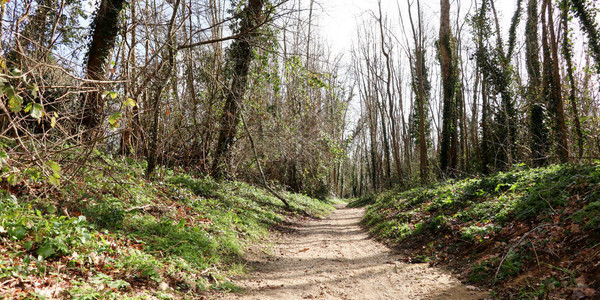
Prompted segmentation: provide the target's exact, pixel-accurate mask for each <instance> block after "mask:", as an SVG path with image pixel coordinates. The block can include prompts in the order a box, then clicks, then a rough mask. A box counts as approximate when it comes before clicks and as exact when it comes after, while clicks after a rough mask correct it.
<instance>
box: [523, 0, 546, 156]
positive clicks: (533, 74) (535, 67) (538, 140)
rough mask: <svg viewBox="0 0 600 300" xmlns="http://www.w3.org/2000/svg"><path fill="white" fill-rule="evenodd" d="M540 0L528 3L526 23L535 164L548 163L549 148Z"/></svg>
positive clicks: (528, 94)
mask: <svg viewBox="0 0 600 300" xmlns="http://www.w3.org/2000/svg"><path fill="white" fill-rule="evenodd" d="M537 7H538V1H537V0H529V2H528V3H527V23H526V25H525V28H526V34H525V55H526V58H525V63H526V67H527V75H528V76H529V85H528V87H527V100H528V102H529V130H530V135H531V143H530V150H531V159H532V161H533V165H534V166H536V167H537V166H543V165H545V164H546V149H547V148H548V141H547V136H548V129H547V127H546V122H545V116H546V113H545V109H544V106H543V105H542V101H541V99H540V98H541V97H540V96H541V91H542V90H541V88H542V86H541V83H542V82H541V78H540V50H539V48H540V46H539V41H538V38H539V36H538V21H539V15H538V9H537Z"/></svg>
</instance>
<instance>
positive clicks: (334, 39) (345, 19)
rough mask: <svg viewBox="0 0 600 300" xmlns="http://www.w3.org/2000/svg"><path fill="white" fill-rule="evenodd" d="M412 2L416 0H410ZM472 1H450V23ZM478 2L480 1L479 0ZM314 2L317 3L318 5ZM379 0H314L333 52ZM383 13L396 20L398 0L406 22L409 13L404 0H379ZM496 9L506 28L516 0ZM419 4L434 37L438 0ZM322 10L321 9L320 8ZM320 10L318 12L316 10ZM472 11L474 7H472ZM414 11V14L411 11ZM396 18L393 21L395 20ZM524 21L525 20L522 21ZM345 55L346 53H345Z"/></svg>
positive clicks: (346, 46) (501, 1) (502, 1)
mask: <svg viewBox="0 0 600 300" xmlns="http://www.w3.org/2000/svg"><path fill="white" fill-rule="evenodd" d="M410 1H411V2H415V0H410ZM304 2H306V3H303V4H302V5H303V6H305V5H306V6H308V2H309V0H304ZM472 2H474V1H471V0H462V1H461V0H454V1H452V2H451V4H450V5H451V10H452V16H451V22H455V20H456V12H457V9H458V6H459V5H460V6H461V8H460V9H461V12H460V15H461V17H464V15H465V14H466V13H467V10H469V9H470V8H471V5H472ZM478 2H479V3H480V1H478ZM317 3H319V4H318V5H317ZM377 3H378V0H316V3H315V5H314V8H315V11H316V13H317V15H318V16H319V20H318V21H317V22H318V23H317V25H318V27H320V28H321V34H322V35H323V37H324V38H325V40H326V41H327V43H328V44H329V45H330V46H331V49H332V50H333V52H334V53H336V54H337V53H347V52H348V51H349V50H350V47H351V45H352V41H353V40H355V39H356V34H355V31H356V27H357V24H358V22H359V20H361V19H365V18H370V14H369V13H368V11H373V12H375V13H377ZM381 3H382V8H383V9H382V10H383V14H384V15H385V14H388V15H389V18H390V20H392V22H395V23H396V24H398V23H399V21H398V20H399V18H398V15H399V13H398V3H399V5H400V9H402V10H403V11H402V13H403V14H404V18H405V21H406V19H408V13H407V12H406V11H405V10H406V7H407V5H406V0H381ZM495 5H496V9H497V10H498V14H499V18H500V19H501V22H502V24H501V25H503V26H502V27H503V28H502V29H503V31H504V32H505V31H507V30H508V26H509V23H510V18H511V17H512V14H513V13H514V10H515V8H516V0H496V1H495ZM522 6H523V13H525V1H523V4H522ZM421 7H422V9H423V12H424V15H425V18H424V19H425V20H426V23H427V20H428V19H429V20H431V21H432V23H430V24H427V25H426V26H432V27H434V28H435V32H434V34H435V35H436V36H437V26H438V25H439V17H437V16H438V15H439V10H440V1H439V0H421ZM321 9H322V10H321ZM413 9H414V11H415V12H416V5H414V8H413ZM319 10H321V11H319ZM471 10H473V8H471ZM413 14H414V13H413ZM394 20H395V21H394ZM522 23H524V22H522ZM346 55H347V54H346Z"/></svg>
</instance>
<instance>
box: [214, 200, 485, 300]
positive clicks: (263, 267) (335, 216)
mask: <svg viewBox="0 0 600 300" xmlns="http://www.w3.org/2000/svg"><path fill="white" fill-rule="evenodd" d="M363 214H364V210H363V209H357V208H354V209H350V208H344V207H338V210H336V211H335V212H333V213H332V214H331V215H330V216H329V217H328V218H326V219H323V220H310V221H308V222H305V223H302V224H300V223H296V224H293V225H292V226H291V227H290V228H289V230H286V231H287V232H286V233H282V234H281V235H279V236H278V237H277V238H276V240H275V241H274V244H273V246H272V248H270V249H268V250H267V252H269V253H271V254H270V255H264V254H263V255H256V254H255V255H254V256H255V257H253V258H249V261H250V265H251V269H253V270H254V272H252V273H251V274H249V275H246V276H244V277H243V278H236V279H234V280H233V282H234V283H235V284H236V285H238V286H241V287H243V291H241V292H239V293H230V294H222V295H218V296H217V298H220V299H461V300H464V299H482V298H485V297H486V296H487V295H488V294H487V293H484V292H481V291H478V289H477V288H475V287H472V286H465V285H463V284H461V283H460V282H459V281H458V280H457V279H455V278H454V277H453V276H452V275H451V274H450V273H449V272H447V271H445V270H441V269H437V268H432V267H429V266H428V264H409V263H405V262H403V260H402V256H401V255H399V254H397V253H395V252H394V251H393V250H390V249H389V248H387V247H385V246H384V245H382V244H380V243H378V242H376V241H373V240H371V239H370V238H369V236H368V234H367V232H366V231H365V230H363V229H362V228H361V227H360V225H359V222H360V219H361V217H362V215H363Z"/></svg>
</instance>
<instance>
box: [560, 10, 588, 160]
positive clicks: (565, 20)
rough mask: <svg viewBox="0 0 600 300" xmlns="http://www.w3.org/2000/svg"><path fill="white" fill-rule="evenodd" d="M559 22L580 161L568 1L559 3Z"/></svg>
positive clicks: (580, 151)
mask: <svg viewBox="0 0 600 300" xmlns="http://www.w3.org/2000/svg"><path fill="white" fill-rule="evenodd" d="M561 21H562V27H563V34H564V36H563V44H562V46H563V49H562V52H563V56H564V57H565V62H566V65H567V76H569V85H570V89H569V102H570V103H571V113H572V115H573V121H574V123H575V135H576V136H577V150H578V152H577V157H578V158H579V159H581V158H582V157H583V143H584V137H583V131H582V129H581V121H580V120H579V109H577V97H576V92H577V85H576V83H575V75H574V70H573V48H572V44H571V39H570V30H569V1H568V0H562V1H561Z"/></svg>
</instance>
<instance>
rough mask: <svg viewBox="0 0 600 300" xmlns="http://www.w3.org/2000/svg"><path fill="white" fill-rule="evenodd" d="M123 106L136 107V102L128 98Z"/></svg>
mask: <svg viewBox="0 0 600 300" xmlns="http://www.w3.org/2000/svg"><path fill="white" fill-rule="evenodd" d="M123 104H125V105H129V106H131V107H135V106H136V103H135V100H133V99H131V98H127V100H125V101H123Z"/></svg>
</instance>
